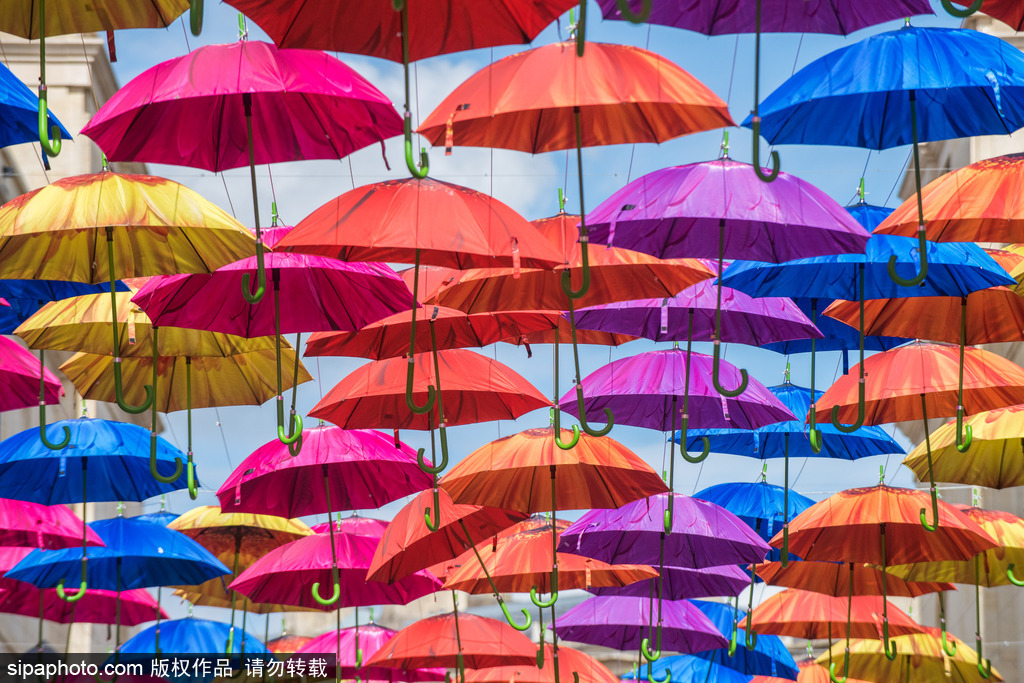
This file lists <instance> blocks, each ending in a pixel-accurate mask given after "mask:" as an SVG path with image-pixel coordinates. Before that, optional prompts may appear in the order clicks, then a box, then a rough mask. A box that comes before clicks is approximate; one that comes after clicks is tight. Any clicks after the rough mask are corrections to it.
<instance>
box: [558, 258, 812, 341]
mask: <svg viewBox="0 0 1024 683" xmlns="http://www.w3.org/2000/svg"><path fill="white" fill-rule="evenodd" d="M596 253H600V252H599V251H598V252H596ZM717 289H718V288H717V287H715V285H714V283H713V282H712V281H710V280H706V281H704V282H699V283H697V284H696V285H693V286H692V287H688V288H686V289H684V290H682V291H681V292H679V293H678V294H676V295H675V296H673V297H669V298H661V299H635V300H631V301H625V302H621V303H613V304H607V305H604V306H594V307H591V308H584V309H583V310H580V311H576V326H577V327H579V328H582V329H587V330H598V331H602V332H612V333H618V334H630V335H635V336H638V337H644V338H646V339H652V340H654V341H681V340H683V339H693V340H695V341H709V340H711V339H714V333H715V332H714V331H715V310H716V308H715V305H716V300H717ZM721 321H722V325H721V340H722V341H724V342H739V343H741V344H752V345H754V346H762V345H764V344H768V343H771V342H780V341H788V340H791V339H810V338H812V337H816V338H821V336H822V335H821V333H820V332H819V331H818V329H817V328H816V327H815V326H814V325H813V324H811V321H810V320H808V318H807V316H806V315H804V313H803V312H802V311H801V310H800V309H799V308H798V307H797V305H796V304H795V303H793V302H792V301H790V300H789V299H784V298H781V297H773V298H763V299H752V298H751V297H749V296H747V295H746V294H744V293H743V292H740V291H737V290H734V289H727V288H722V308H721Z"/></svg>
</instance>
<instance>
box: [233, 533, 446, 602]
mask: <svg viewBox="0 0 1024 683" xmlns="http://www.w3.org/2000/svg"><path fill="white" fill-rule="evenodd" d="M379 541H380V538H379V537H377V538H375V537H371V536H358V535H355V534H340V535H335V534H313V535H312V536H306V537H304V538H300V539H299V540H297V541H292V542H291V543H286V544H285V545H283V546H280V547H278V548H275V549H274V550H272V551H270V552H269V553H267V554H266V555H264V556H263V557H261V558H260V559H259V560H257V561H256V562H255V564H253V565H252V566H250V567H249V568H248V569H246V570H245V571H244V572H242V573H241V574H240V575H239V576H238V578H237V579H235V580H234V581H232V582H231V585H230V586H229V588H230V589H231V590H236V591H238V592H239V593H241V594H242V595H245V596H247V597H249V598H250V599H251V600H253V601H254V602H270V603H276V604H282V605H298V606H300V607H308V608H310V609H318V610H323V611H331V610H333V609H336V608H337V607H335V606H334V604H335V603H338V605H337V606H338V607H343V606H347V607H358V606H366V605H381V604H390V605H406V604H408V603H410V602H411V601H413V600H415V599H416V598H420V597H423V596H424V595H430V594H431V593H434V592H435V591H438V590H440V589H441V581H440V580H438V579H437V577H435V576H433V575H432V574H429V573H428V572H426V571H418V572H416V573H415V574H411V575H409V576H407V577H405V578H403V579H400V580H399V581H396V582H395V583H392V584H386V583H380V582H377V581H367V580H366V570H367V569H368V568H369V566H370V560H371V559H372V558H373V553H374V550H376V549H377V543H378V542H379ZM328 582H333V583H334V593H333V595H332V596H331V599H330V600H323V599H321V598H320V596H319V588H320V584H321V583H328ZM309 584H313V590H312V594H311V591H310V590H309V589H307V588H306V586H308V585H309Z"/></svg>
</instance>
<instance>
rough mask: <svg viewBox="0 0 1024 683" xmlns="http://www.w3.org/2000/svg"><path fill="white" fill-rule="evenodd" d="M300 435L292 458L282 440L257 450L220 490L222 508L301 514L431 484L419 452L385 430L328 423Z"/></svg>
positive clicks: (353, 506) (362, 503)
mask: <svg viewBox="0 0 1024 683" xmlns="http://www.w3.org/2000/svg"><path fill="white" fill-rule="evenodd" d="M302 438H303V447H302V451H301V452H300V453H299V454H298V455H297V456H294V457H293V456H292V455H291V453H290V452H289V451H288V447H287V446H286V445H284V444H282V443H281V442H280V440H278V439H274V440H273V441H269V442H267V443H265V444H264V445H262V446H260V447H259V448H257V449H256V450H255V451H253V452H252V453H251V454H250V455H249V456H248V457H247V458H246V459H245V460H243V461H242V462H241V463H240V464H239V465H238V467H236V468H235V469H234V471H233V472H232V473H231V474H230V475H228V477H227V479H226V480H225V481H224V483H223V484H222V485H221V487H220V488H219V489H218V490H217V497H218V499H219V500H220V504H221V507H222V508H223V509H224V510H225V511H226V512H232V511H240V512H242V511H244V512H258V513H263V514H270V515H278V516H279V517H302V516H304V515H313V514H320V513H322V512H325V511H326V512H329V511H341V510H361V509H366V508H379V507H382V506H384V505H386V504H387V503H390V502H391V501H394V500H398V499H399V498H403V497H405V496H408V495H410V494H413V493H417V492H419V491H422V490H424V489H426V488H428V487H430V485H431V478H430V476H429V475H427V474H425V473H424V472H422V471H421V470H420V468H419V466H418V465H417V463H416V452H415V451H414V450H413V449H412V448H410V447H409V446H407V445H405V444H404V443H401V442H397V441H395V439H393V438H391V437H389V436H386V435H384V434H382V433H381V432H378V431H374V430H369V429H352V430H346V429H341V428H339V427H335V426H333V425H326V426H320V427H314V428H312V429H307V430H305V431H304V432H303V437H302ZM324 477H326V479H327V482H328V486H329V487H330V501H331V508H330V510H328V507H327V498H326V494H325V491H324V487H323V485H322V479H323V478H324Z"/></svg>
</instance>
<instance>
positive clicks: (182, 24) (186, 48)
mask: <svg viewBox="0 0 1024 683" xmlns="http://www.w3.org/2000/svg"><path fill="white" fill-rule="evenodd" d="M181 34H182V35H183V36H185V51H186V52H192V46H191V45H189V44H188V31H186V30H185V15H184V14H182V15H181Z"/></svg>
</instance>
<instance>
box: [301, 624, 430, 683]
mask: <svg viewBox="0 0 1024 683" xmlns="http://www.w3.org/2000/svg"><path fill="white" fill-rule="evenodd" d="M358 613H359V610H356V614H357V615H358ZM395 633H397V631H393V630H392V629H390V628H384V627H383V626H377V625H376V624H374V623H373V621H372V620H371V622H370V624H369V625H368V626H359V625H358V624H356V626H355V627H354V628H344V629H341V630H337V631H328V632H327V633H324V634H323V635H320V636H317V637H316V638H313V639H312V640H310V641H309V642H308V643H306V644H305V645H303V646H302V647H301V648H299V649H298V650H297V651H296V652H295V654H297V655H302V654H305V653H320V652H333V653H335V654H336V656H337V658H338V660H337V661H338V663H339V665H340V666H341V668H340V669H339V670H338V672H337V674H336V678H341V679H342V680H347V679H353V678H355V677H356V676H359V677H360V678H361V679H362V680H371V681H388V682H389V683H398V682H399V681H409V682H418V681H442V680H444V674H445V670H444V669H410V670H408V671H407V670H405V669H394V668H391V667H372V668H363V666H362V663H363V661H364V660H367V659H369V658H370V657H372V656H373V653H375V652H376V651H377V650H379V649H380V648H381V646H382V645H384V643H386V642H388V641H389V640H391V639H392V638H393V637H394V635H395ZM328 674H329V675H330V670H328Z"/></svg>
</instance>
